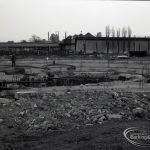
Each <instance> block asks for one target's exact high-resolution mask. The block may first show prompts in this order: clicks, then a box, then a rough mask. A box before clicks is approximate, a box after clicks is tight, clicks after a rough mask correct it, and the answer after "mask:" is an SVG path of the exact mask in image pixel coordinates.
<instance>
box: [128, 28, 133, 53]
mask: <svg viewBox="0 0 150 150" xmlns="http://www.w3.org/2000/svg"><path fill="white" fill-rule="evenodd" d="M131 36H132V30H131V28H130V26H128V37H129V38H128V52H129V51H130V46H131V39H130V38H131Z"/></svg>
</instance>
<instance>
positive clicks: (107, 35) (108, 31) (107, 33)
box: [105, 25, 111, 37]
mask: <svg viewBox="0 0 150 150" xmlns="http://www.w3.org/2000/svg"><path fill="white" fill-rule="evenodd" d="M105 33H106V37H109V36H110V33H111V29H110V26H109V25H107V26H106V28H105Z"/></svg>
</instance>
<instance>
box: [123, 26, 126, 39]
mask: <svg viewBox="0 0 150 150" xmlns="http://www.w3.org/2000/svg"><path fill="white" fill-rule="evenodd" d="M126 36H127V29H126V27H123V28H122V37H126Z"/></svg>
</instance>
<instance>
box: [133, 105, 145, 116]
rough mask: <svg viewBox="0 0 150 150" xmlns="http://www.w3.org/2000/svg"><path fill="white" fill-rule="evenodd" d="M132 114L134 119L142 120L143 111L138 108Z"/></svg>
mask: <svg viewBox="0 0 150 150" xmlns="http://www.w3.org/2000/svg"><path fill="white" fill-rule="evenodd" d="M132 112H133V115H134V116H135V117H139V118H143V117H144V116H145V113H144V109H143V108H140V107H137V108H135V109H133V111H132Z"/></svg>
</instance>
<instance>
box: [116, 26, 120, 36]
mask: <svg viewBox="0 0 150 150" xmlns="http://www.w3.org/2000/svg"><path fill="white" fill-rule="evenodd" d="M116 32H117V37H120V28H118V29H117V30H116Z"/></svg>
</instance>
